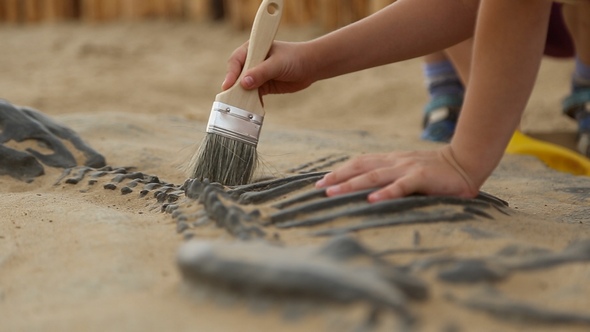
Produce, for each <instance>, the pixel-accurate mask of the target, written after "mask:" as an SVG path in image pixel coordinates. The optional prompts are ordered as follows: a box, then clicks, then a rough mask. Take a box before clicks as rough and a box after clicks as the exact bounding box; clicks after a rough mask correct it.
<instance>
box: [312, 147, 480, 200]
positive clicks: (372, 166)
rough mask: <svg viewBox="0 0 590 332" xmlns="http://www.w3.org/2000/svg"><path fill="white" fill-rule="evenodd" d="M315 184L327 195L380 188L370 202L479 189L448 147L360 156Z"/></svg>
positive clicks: (467, 193) (474, 192)
mask: <svg viewBox="0 0 590 332" xmlns="http://www.w3.org/2000/svg"><path fill="white" fill-rule="evenodd" d="M480 185H481V184H480ZM316 187H318V188H324V187H327V190H326V192H327V195H328V196H335V195H340V194H344V193H349V192H353V191H360V190H363V189H370V188H381V189H378V190H376V191H374V192H373V193H371V194H370V195H369V197H368V200H369V201H370V202H378V201H382V200H387V199H393V198H399V197H404V196H407V195H411V194H415V193H420V194H426V195H442V196H459V197H475V196H476V195H477V194H478V191H479V188H478V185H475V184H474V183H473V181H472V180H471V179H470V177H469V175H467V174H466V173H465V172H464V171H463V170H462V169H461V168H460V166H459V165H458V164H457V163H456V162H455V161H454V157H453V155H452V151H451V150H450V146H445V147H444V148H442V149H440V150H436V151H415V152H391V153H386V154H368V155H363V156H359V157H357V158H354V159H352V160H350V161H348V162H346V163H345V164H344V165H342V166H341V167H339V168H338V169H336V170H334V171H333V172H331V173H329V174H327V175H326V176H325V177H324V178H323V179H322V180H320V181H318V182H317V183H316Z"/></svg>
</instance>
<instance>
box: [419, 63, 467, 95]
mask: <svg viewBox="0 0 590 332" xmlns="http://www.w3.org/2000/svg"><path fill="white" fill-rule="evenodd" d="M423 71H424V76H425V77H426V84H427V87H428V94H429V95H430V98H435V97H437V96H441V95H459V96H463V92H464V88H463V84H462V83H461V79H460V78H459V75H457V72H456V71H455V67H453V64H452V63H451V62H450V61H449V60H444V61H440V62H435V63H426V64H424V67H423Z"/></svg>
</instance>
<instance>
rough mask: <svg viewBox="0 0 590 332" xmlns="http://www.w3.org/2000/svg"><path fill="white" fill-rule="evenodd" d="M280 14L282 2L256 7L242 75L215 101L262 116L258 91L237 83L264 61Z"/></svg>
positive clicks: (268, 1) (265, 0) (274, 0)
mask: <svg viewBox="0 0 590 332" xmlns="http://www.w3.org/2000/svg"><path fill="white" fill-rule="evenodd" d="M282 13H283V0H263V1H262V3H261V4H260V7H258V12H257V13H256V17H255V18H254V24H253V25H252V31H251V32H250V42H249V44H248V54H247V55H246V62H245V63H244V68H243V69H242V73H241V74H240V77H239V78H238V80H237V81H236V83H235V84H234V85H233V86H232V87H231V88H229V89H228V90H226V91H224V92H222V93H220V94H218V95H217V96H216V97H215V101H219V102H222V103H225V104H228V105H232V106H234V107H238V108H241V109H243V110H246V111H248V112H252V113H254V114H257V115H260V116H264V108H263V107H262V102H261V100H260V96H259V95H258V89H254V90H246V89H244V88H242V86H241V85H240V83H239V82H240V80H241V79H242V77H243V76H244V73H245V72H246V71H247V70H248V69H250V68H253V67H255V66H257V65H258V64H260V63H261V62H262V61H264V59H266V56H267V55H268V51H269V50H270V47H271V45H272V42H273V40H274V38H275V35H276V33H277V30H278V28H279V23H280V22H281V15H282Z"/></svg>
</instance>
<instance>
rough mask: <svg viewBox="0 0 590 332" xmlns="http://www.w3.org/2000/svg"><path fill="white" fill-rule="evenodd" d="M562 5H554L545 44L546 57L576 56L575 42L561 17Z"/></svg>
mask: <svg viewBox="0 0 590 332" xmlns="http://www.w3.org/2000/svg"><path fill="white" fill-rule="evenodd" d="M561 6H562V4H560V3H553V6H552V7H551V16H550V18H549V29H548V30H547V41H546V42H545V52H544V54H545V55H548V56H552V57H557V58H569V57H573V56H574V55H575V49H574V42H573V40H572V38H571V36H570V34H569V32H568V30H567V27H566V26H565V22H564V21H563V16H562V15H561Z"/></svg>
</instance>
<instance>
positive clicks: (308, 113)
mask: <svg viewBox="0 0 590 332" xmlns="http://www.w3.org/2000/svg"><path fill="white" fill-rule="evenodd" d="M319 33H320V31H319V30H318V29H316V28H313V27H311V28H298V29H294V28H290V27H284V28H281V31H280V32H279V35H278V39H283V40H292V41H294V40H305V39H309V38H313V37H314V36H317V35H318V34H319ZM247 37H248V36H247V32H236V31H234V30H232V29H231V28H230V27H229V26H227V25H223V24H219V23H208V22H206V23H187V22H176V23H170V22H148V23H134V24H127V23H117V24H107V25H79V24H59V25H40V26H18V27H16V26H2V28H1V29H0V41H1V42H2V46H3V52H2V56H0V73H1V76H2V78H1V79H0V91H1V94H0V97H2V98H5V99H7V100H9V101H11V102H12V103H14V104H18V105H27V106H30V107H34V108H37V109H39V110H41V111H42V112H44V113H45V114H48V115H50V116H51V117H52V118H53V119H55V120H57V121H59V122H60V123H63V124H65V125H67V126H69V127H70V128H72V129H74V130H75V131H77V132H78V133H79V134H80V135H81V136H82V137H83V139H84V140H85V141H86V142H87V143H89V144H90V145H91V146H92V147H94V148H95V149H96V150H98V151H100V152H101V153H103V154H104V156H105V157H106V158H107V162H108V164H109V165H112V166H135V167H137V169H138V170H140V171H142V172H145V173H148V174H154V175H157V176H159V177H160V178H161V179H163V180H165V181H168V182H171V183H177V184H180V183H182V182H183V181H184V180H185V179H186V177H187V174H186V169H185V168H186V164H187V162H188V159H189V158H190V156H191V155H192V154H193V153H194V151H195V149H196V147H197V146H198V144H199V142H200V141H201V139H202V138H203V135H204V134H203V132H204V129H205V123H206V120H207V118H208V115H209V110H210V107H211V103H212V101H213V99H214V96H215V95H216V94H217V93H218V92H219V89H220V85H221V82H222V80H223V77H224V73H225V62H226V59H227V58H228V56H229V54H230V53H231V51H232V50H233V49H234V48H236V47H237V46H238V45H240V44H241V43H242V42H244V41H245V40H246V39H247ZM572 68H573V63H572V62H571V61H570V60H553V59H546V60H545V61H544V62H543V65H542V68H541V72H540V74H539V78H538V84H537V85H536V88H535V91H534V93H533V96H532V98H531V101H530V103H529V105H528V107H527V110H526V112H525V115H524V117H523V122H522V129H523V130H524V131H525V132H529V133H536V134H541V135H549V136H551V135H555V134H559V135H562V136H563V135H565V136H566V137H569V138H570V139H571V137H573V135H574V133H575V124H574V123H572V122H571V121H570V120H569V119H567V118H565V117H564V116H562V115H561V114H560V113H561V112H560V101H561V99H562V98H563V97H564V96H565V95H566V94H567V92H568V89H569V77H570V74H571V70H572ZM426 97H427V96H426V92H425V89H424V83H423V78H422V74H421V62H420V60H419V59H416V60H410V61H406V62H403V63H399V64H394V65H389V66H385V67H382V68H377V69H373V70H368V71H364V72H360V73H354V74H350V75H346V76H343V77H339V78H336V79H332V80H329V81H323V82H318V83H316V84H315V85H314V86H312V87H311V88H310V89H308V90H306V91H304V92H300V93H297V94H292V95H281V96H270V97H267V98H266V99H265V103H266V111H267V116H266V118H265V124H264V129H263V132H262V137H261V141H260V145H259V152H260V156H261V158H262V160H263V166H262V168H261V169H260V173H259V175H270V176H282V175H285V174H286V170H287V169H289V168H290V167H293V166H296V165H299V164H301V163H303V162H306V161H311V160H314V159H316V158H320V157H323V156H326V155H329V154H341V155H351V156H353V155H357V154H361V153H366V152H377V151H388V150H391V149H406V150H408V149H428V148H432V147H435V146H437V145H436V144H434V143H428V142H423V141H420V140H419V138H418V136H419V131H420V121H421V109H422V106H423V104H424V103H425V101H426ZM61 172H62V170H60V169H52V168H49V167H46V175H44V176H42V177H40V178H37V179H36V180H35V181H33V182H32V183H24V182H20V181H17V180H15V179H12V178H9V177H0V188H1V189H0V192H1V199H0V211H2V212H1V217H0V316H1V317H2V318H1V320H2V323H1V324H0V331H104V330H111V331H164V330H176V331H195V330H198V331H235V330H240V331H250V330H252V331H259V330H267V331H277V330H281V331H290V330H293V331H303V330H305V331H308V330H325V329H328V330H330V326H331V327H332V329H334V326H338V322H337V321H338V317H341V318H342V314H341V312H340V311H338V310H340V309H339V307H338V306H336V305H335V306H334V309H333V312H330V313H317V314H310V315H308V316H306V317H303V318H301V319H299V320H297V321H295V322H293V321H290V320H288V319H285V318H284V317H283V315H282V312H281V308H280V306H278V307H277V308H273V309H270V310H268V311H266V312H264V313H253V312H252V310H250V309H248V306H247V305H244V303H242V302H240V301H238V302H237V303H233V304H228V303H224V301H223V299H219V298H216V296H215V295H214V291H213V295H212V296H210V298H208V299H197V298H195V297H194V296H191V292H190V291H188V290H187V289H186V288H185V286H184V284H183V283H182V281H181V276H180V273H179V272H178V270H177V267H176V263H175V254H176V251H177V249H178V247H179V246H180V245H181V243H182V242H183V238H182V236H181V235H179V234H177V233H176V231H175V224H174V222H173V220H172V219H171V217H170V215H167V214H163V213H161V212H160V211H159V210H158V209H152V207H153V200H149V199H139V198H138V197H137V196H136V195H127V196H122V195H121V194H120V193H118V192H114V191H108V190H104V189H102V188H95V189H92V190H88V191H85V192H81V189H82V188H81V187H79V186H76V185H66V184H60V185H55V182H56V180H57V179H58V177H59V175H60V174H61ZM568 188H578V189H579V190H578V193H577V194H576V193H575V192H572V191H571V190H569V191H568V190H567V189H568ZM588 188H590V179H589V178H588V177H574V176H571V175H568V174H564V173H559V172H556V171H554V170H551V169H549V168H547V167H546V166H545V165H544V164H542V163H541V162H539V161H538V160H537V159H535V158H534V157H531V156H515V155H507V156H506V157H505V158H504V160H503V161H502V164H501V165H500V166H499V167H498V169H497V171H496V172H495V173H494V175H493V176H492V177H491V178H490V180H489V181H488V182H487V183H486V184H485V186H484V188H483V189H484V190H485V191H487V192H490V193H492V194H494V195H496V196H498V197H500V198H503V199H505V200H507V201H508V202H509V203H510V206H511V209H512V211H513V215H512V216H504V217H499V218H497V219H496V220H494V221H484V222H481V221H480V222H479V223H478V224H477V225H478V227H481V228H483V229H485V230H486V231H489V232H494V233H497V234H501V235H502V236H499V237H495V238H491V239H474V238H473V237H470V236H469V235H468V234H467V233H465V232H462V231H461V227H460V226H452V225H448V224H437V225H420V226H416V227H413V226H407V227H401V228H396V229H381V230H378V231H367V232H362V233H360V234H359V236H358V237H359V238H360V239H361V240H362V241H363V242H364V243H367V244H369V245H370V246H372V247H374V248H378V249H387V248H388V247H391V246H392V245H395V244H400V245H404V244H408V243H410V239H411V234H413V232H414V231H415V230H419V231H420V233H421V234H422V241H423V242H424V243H427V244H428V245H431V246H438V245H444V246H449V247H450V248H452V249H451V251H452V253H455V254H458V255H461V256H465V257H471V256H473V257H477V256H480V255H486V254H490V253H494V252H495V251H496V250H498V249H499V248H501V247H502V246H503V245H506V244H511V243H520V244H524V245H535V246H541V247H544V248H548V249H551V250H561V249H562V248H564V247H565V246H566V245H568V244H570V243H572V242H573V241H575V240H579V239H588V238H590V217H589V216H590V207H589V206H590V204H589V200H590V198H589V196H588V190H590V189H588ZM584 190H585V191H584ZM197 237H202V238H205V239H211V238H221V239H224V240H226V241H231V238H230V237H229V235H227V234H226V233H225V232H224V231H223V230H215V229H213V230H207V231H204V232H203V233H202V234H200V233H198V232H197ZM285 238H286V239H288V241H287V242H288V243H287V244H288V245H291V246H298V245H303V244H307V243H309V242H310V240H309V239H307V238H306V237H304V236H300V235H299V233H293V234H290V235H289V234H286V235H285ZM411 258H412V256H407V257H405V258H404V259H405V260H409V259H411ZM588 280H590V264H589V263H578V264H571V265H566V266H561V267H556V268H553V269H550V270H547V271H544V272H543V273H540V272H538V273H535V272H530V273H522V274H518V275H516V276H514V277H512V278H510V279H509V280H507V281H505V282H503V283H502V284H500V285H498V288H499V289H501V290H502V291H503V292H504V293H505V294H508V295H509V296H510V297H511V298H515V299H521V300H527V301H532V302H534V303H539V304H543V305H548V306H549V307H550V308H554V309H562V310H571V311H578V312H582V313H585V314H587V315H590V311H589V310H588V308H590V288H589V287H588V286H587V284H588ZM445 289H446V288H445V286H444V285H441V284H436V285H434V286H433V293H434V294H435V296H434V298H433V300H431V301H429V302H427V303H426V304H421V305H417V306H416V307H415V309H416V310H417V312H418V313H419V315H420V317H422V323H421V324H422V325H420V327H421V328H422V329H424V330H436V331H440V330H442V329H443V328H445V327H447V328H449V327H453V326H459V327H463V328H465V330H473V327H474V326H476V327H477V330H478V331H488V330H490V331H491V330H504V331H507V330H522V329H530V330H533V329H534V330H536V331H539V330H550V329H551V327H550V326H542V325H541V326H539V325H526V324H522V323H511V322H504V321H499V320H495V319H492V318H490V317H488V316H486V315H484V314H481V313H472V312H469V311H466V310H463V309H460V308H458V307H453V306H449V305H448V304H447V303H446V302H445V301H444V300H442V298H441V297H440V296H439V295H440V294H441V293H442V292H443V290H445ZM453 290H456V291H457V292H458V293H461V294H462V292H463V291H464V289H463V288H461V287H459V288H453ZM283 304H284V302H283ZM342 310H344V309H342ZM346 310H349V309H346ZM343 312H346V311H343ZM342 319H345V318H342ZM345 320H346V319H345ZM334 321H336V323H334ZM330 324H332V325H330ZM334 324H336V325H334ZM586 328H587V326H586ZM559 329H560V330H571V331H578V330H579V331H582V330H584V327H580V326H570V325H565V326H559Z"/></svg>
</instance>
